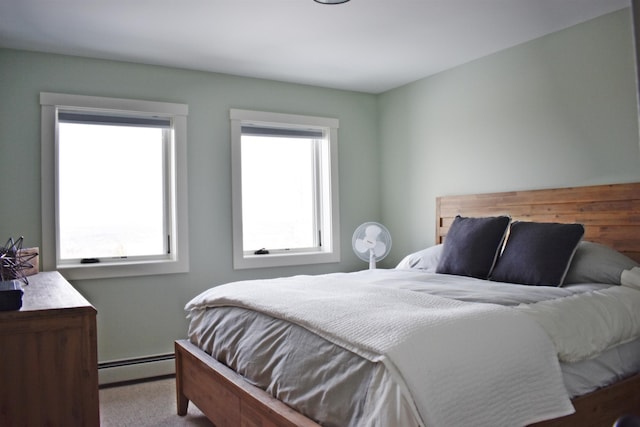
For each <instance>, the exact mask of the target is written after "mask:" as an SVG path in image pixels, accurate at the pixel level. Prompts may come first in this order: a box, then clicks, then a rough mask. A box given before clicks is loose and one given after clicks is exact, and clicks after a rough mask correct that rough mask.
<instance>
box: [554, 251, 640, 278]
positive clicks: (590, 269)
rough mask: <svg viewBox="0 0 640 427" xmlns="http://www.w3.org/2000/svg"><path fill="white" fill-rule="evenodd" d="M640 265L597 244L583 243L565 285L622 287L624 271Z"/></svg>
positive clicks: (575, 256) (573, 261)
mask: <svg viewBox="0 0 640 427" xmlns="http://www.w3.org/2000/svg"><path fill="white" fill-rule="evenodd" d="M638 266H640V264H638V263H637V262H635V261H634V260H632V259H631V258H629V257H627V256H626V255H624V254H621V253H620V252H618V251H616V250H614V249H612V248H610V247H608V246H605V245H602V244H600V243H595V242H587V241H582V242H580V243H579V244H578V249H576V253H575V255H574V256H573V260H572V261H571V264H570V265H569V271H568V272H567V276H566V277H565V279H564V284H565V285H568V284H571V283H608V284H611V285H620V277H621V275H622V271H623V270H630V269H632V268H633V267H638Z"/></svg>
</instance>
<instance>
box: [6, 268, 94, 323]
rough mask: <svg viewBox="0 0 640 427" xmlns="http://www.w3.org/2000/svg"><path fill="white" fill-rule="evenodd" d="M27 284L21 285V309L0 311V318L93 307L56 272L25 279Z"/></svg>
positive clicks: (91, 308) (43, 273)
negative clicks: (26, 313)
mask: <svg viewBox="0 0 640 427" xmlns="http://www.w3.org/2000/svg"><path fill="white" fill-rule="evenodd" d="M27 279H28V280H29V284H28V285H25V284H22V290H23V292H24V295H23V296H22V308H21V309H20V310H19V311H0V316H5V315H10V313H12V314H13V315H19V313H25V312H37V311H45V310H64V309H77V308H87V309H90V310H95V309H94V308H93V306H92V305H91V304H90V303H89V302H88V301H87V300H86V299H85V298H84V297H83V296H82V295H81V294H80V292H78V291H77V290H76V289H75V288H74V287H73V286H71V284H70V283H69V282H67V280H66V279H65V278H64V277H62V275H61V274H60V273H58V272H57V271H48V272H42V273H38V274H35V275H33V276H29V277H27ZM21 283H22V282H21Z"/></svg>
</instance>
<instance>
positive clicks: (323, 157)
mask: <svg viewBox="0 0 640 427" xmlns="http://www.w3.org/2000/svg"><path fill="white" fill-rule="evenodd" d="M230 117H231V143H232V169H233V170H232V174H233V175H232V176H233V179H232V184H233V255H234V256H233V262H234V268H236V269H242V268H257V267H273V266H284V265H300V264H317V263H328V262H339V261H340V245H339V241H340V240H339V228H340V227H339V222H338V177H337V128H338V120H337V119H330V118H321V117H309V116H300V115H292V114H278V113H265V112H259V111H247V110H236V109H232V110H231V111H230Z"/></svg>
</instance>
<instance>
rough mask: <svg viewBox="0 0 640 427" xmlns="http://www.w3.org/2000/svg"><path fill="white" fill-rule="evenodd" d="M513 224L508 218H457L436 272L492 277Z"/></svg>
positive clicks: (444, 245)
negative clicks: (503, 243) (492, 270)
mask: <svg viewBox="0 0 640 427" xmlns="http://www.w3.org/2000/svg"><path fill="white" fill-rule="evenodd" d="M510 221H511V218H509V217H508V216H496V217H486V218H466V217H462V216H460V215H458V216H456V217H455V219H454V220H453V223H452V224H451V227H450V228H449V232H448V233H447V237H446V238H445V240H444V243H443V245H442V254H441V255H440V261H439V262H438V267H437V268H436V273H443V274H456V275H458V276H471V277H477V278H479V279H486V278H487V277H489V274H490V273H491V269H492V268H493V266H494V265H495V263H496V259H497V257H498V254H499V253H500V248H501V247H502V242H503V241H504V236H505V235H506V233H507V230H508V228H509V222H510Z"/></svg>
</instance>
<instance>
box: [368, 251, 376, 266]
mask: <svg viewBox="0 0 640 427" xmlns="http://www.w3.org/2000/svg"><path fill="white" fill-rule="evenodd" d="M375 269H376V254H375V252H374V250H373V249H369V270H375Z"/></svg>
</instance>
